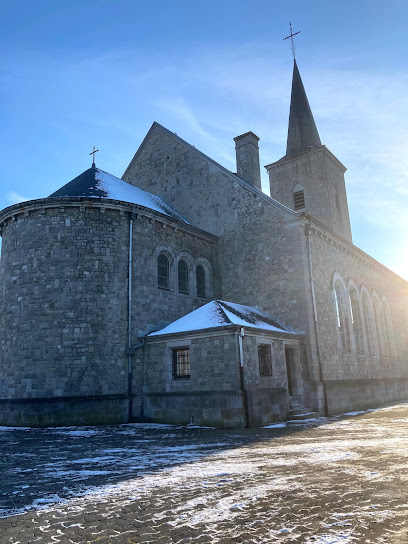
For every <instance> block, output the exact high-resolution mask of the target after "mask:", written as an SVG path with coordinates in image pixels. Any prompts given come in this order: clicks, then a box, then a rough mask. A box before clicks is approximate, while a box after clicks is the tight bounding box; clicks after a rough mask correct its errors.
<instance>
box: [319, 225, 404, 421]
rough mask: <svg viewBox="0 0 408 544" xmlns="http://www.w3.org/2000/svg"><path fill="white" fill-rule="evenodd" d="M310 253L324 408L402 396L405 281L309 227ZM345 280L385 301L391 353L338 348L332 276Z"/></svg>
mask: <svg viewBox="0 0 408 544" xmlns="http://www.w3.org/2000/svg"><path fill="white" fill-rule="evenodd" d="M311 246H312V259H313V270H314V274H313V275H314V280H315V292H316V305H317V311H318V326H319V345H320V352H321V358H322V365H323V375H324V380H325V382H326V383H327V384H328V385H327V389H328V397H329V398H328V400H329V411H330V413H338V412H339V411H344V410H345V409H358V408H362V407H369V406H375V405H378V404H381V403H385V402H391V401H392V400H400V399H401V398H404V395H405V398H406V397H408V327H407V323H408V315H407V308H408V286H407V284H406V282H404V281H403V280H401V279H399V278H397V277H396V276H395V275H393V274H392V272H387V271H386V269H385V268H384V267H381V266H380V265H375V264H374V263H370V262H369V261H368V259H366V258H364V257H362V256H361V255H360V254H359V252H358V250H353V249H350V248H349V247H347V246H345V245H344V244H341V243H340V242H339V243H336V241H335V240H334V239H332V238H331V237H327V236H324V235H322V234H321V233H319V230H314V231H312V236H311ZM335 273H338V274H339V275H340V276H341V277H342V278H343V279H344V281H345V283H346V285H347V284H348V282H349V281H350V280H351V281H353V282H354V284H355V285H356V287H357V289H358V291H359V293H360V292H361V288H362V287H363V286H364V287H365V288H366V289H367V291H368V293H369V294H370V295H372V293H373V292H376V293H377V294H378V295H379V296H380V297H381V298H382V297H383V296H384V297H385V298H386V299H387V301H388V303H389V307H390V312H391V320H392V327H393V333H394V334H393V336H394V341H395V349H396V353H395V354H394V355H393V356H382V357H379V356H378V355H375V354H372V355H371V356H370V355H368V353H367V352H365V353H359V354H356V353H353V352H345V351H343V350H341V349H340V348H339V340H338V329H337V318H336V309H335V302H334V295H333V277H334V274H335Z"/></svg>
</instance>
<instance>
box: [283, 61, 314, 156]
mask: <svg viewBox="0 0 408 544" xmlns="http://www.w3.org/2000/svg"><path fill="white" fill-rule="evenodd" d="M321 145H322V143H321V141H320V137H319V133H318V132H317V127H316V123H315V121H314V119H313V114H312V110H311V108H310V105H309V101H308V99H307V96H306V91H305V88H304V86H303V82H302V78H301V77H300V73H299V70H298V67H297V64H296V61H295V63H294V65H293V78H292V94H291V97H290V113H289V128H288V140H287V144H286V155H285V157H292V156H294V155H297V154H299V153H303V152H304V151H308V150H310V149H315V148H318V147H321Z"/></svg>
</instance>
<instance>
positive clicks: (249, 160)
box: [234, 132, 262, 190]
mask: <svg viewBox="0 0 408 544" xmlns="http://www.w3.org/2000/svg"><path fill="white" fill-rule="evenodd" d="M234 142H235V153H236V156H237V175H238V176H239V177H240V178H242V179H243V180H245V181H247V182H248V183H250V184H251V185H254V186H255V187H256V188H257V189H259V190H262V189H261V170H260V167H259V147H258V142H259V138H258V136H257V135H256V134H254V133H253V132H246V133H245V134H241V136H237V137H236V138H234Z"/></svg>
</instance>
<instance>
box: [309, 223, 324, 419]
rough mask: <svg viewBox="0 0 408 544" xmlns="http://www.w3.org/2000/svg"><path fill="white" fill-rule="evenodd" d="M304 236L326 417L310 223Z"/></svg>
mask: <svg viewBox="0 0 408 544" xmlns="http://www.w3.org/2000/svg"><path fill="white" fill-rule="evenodd" d="M305 234H306V239H307V255H308V261H309V276H310V289H311V292H312V301H313V317H314V329H315V338H316V351H317V361H318V365H319V378H320V381H321V383H322V385H323V398H324V411H325V415H326V416H327V415H328V405H327V391H326V383H325V381H324V378H323V368H322V358H321V355H320V345H319V323H318V321H317V308H316V295H315V288H314V278H313V261H312V248H311V245H310V237H311V235H312V233H311V229H310V223H309V224H308V225H307V226H306V228H305Z"/></svg>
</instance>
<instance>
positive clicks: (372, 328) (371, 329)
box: [360, 285, 380, 356]
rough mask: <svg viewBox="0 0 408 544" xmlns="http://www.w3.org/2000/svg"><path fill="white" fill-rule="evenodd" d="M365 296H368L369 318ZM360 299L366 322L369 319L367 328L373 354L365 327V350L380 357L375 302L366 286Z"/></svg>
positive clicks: (362, 288)
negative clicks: (365, 307) (365, 305)
mask: <svg viewBox="0 0 408 544" xmlns="http://www.w3.org/2000/svg"><path fill="white" fill-rule="evenodd" d="M364 296H366V300H367V301H368V311H369V315H368V316H367V315H366V312H365V311H364V301H363V299H364ZM360 298H361V308H362V310H363V316H364V322H365V320H366V319H367V318H368V323H367V328H368V331H369V334H370V343H371V353H370V351H369V349H368V340H367V335H366V330H365V326H364V342H365V350H366V353H367V354H368V355H376V356H379V354H380V350H379V348H378V338H377V331H376V329H375V321H374V308H373V301H372V298H371V295H370V291H369V290H368V288H367V287H366V286H365V285H362V286H361V288H360Z"/></svg>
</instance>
